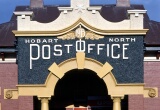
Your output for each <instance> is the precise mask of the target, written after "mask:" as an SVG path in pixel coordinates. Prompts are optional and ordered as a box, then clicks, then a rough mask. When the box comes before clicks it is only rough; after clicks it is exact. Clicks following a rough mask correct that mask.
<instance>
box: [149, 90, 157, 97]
mask: <svg viewBox="0 0 160 110" xmlns="http://www.w3.org/2000/svg"><path fill="white" fill-rule="evenodd" d="M148 95H149V97H151V98H153V97H155V96H156V90H155V89H150V90H149V92H148Z"/></svg>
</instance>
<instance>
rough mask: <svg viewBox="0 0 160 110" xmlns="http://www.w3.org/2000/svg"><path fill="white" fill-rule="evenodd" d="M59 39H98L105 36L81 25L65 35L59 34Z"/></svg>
mask: <svg viewBox="0 0 160 110" xmlns="http://www.w3.org/2000/svg"><path fill="white" fill-rule="evenodd" d="M57 38H58V39H62V40H70V39H75V38H78V39H83V38H85V39H91V40H98V39H102V38H104V36H101V35H98V34H95V33H93V32H91V31H87V32H86V31H85V29H84V28H82V27H81V25H80V26H79V28H77V29H76V30H75V32H74V31H71V32H69V33H67V34H65V35H62V36H59V37H57Z"/></svg>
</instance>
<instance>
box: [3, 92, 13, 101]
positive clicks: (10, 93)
mask: <svg viewBox="0 0 160 110" xmlns="http://www.w3.org/2000/svg"><path fill="white" fill-rule="evenodd" d="M5 97H6V98H7V99H11V98H12V97H13V93H12V91H11V90H7V91H6V93H5Z"/></svg>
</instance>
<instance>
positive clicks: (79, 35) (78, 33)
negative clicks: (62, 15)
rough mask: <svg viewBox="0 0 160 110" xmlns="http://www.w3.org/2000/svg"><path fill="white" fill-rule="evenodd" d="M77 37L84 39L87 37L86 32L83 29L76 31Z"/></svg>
mask: <svg viewBox="0 0 160 110" xmlns="http://www.w3.org/2000/svg"><path fill="white" fill-rule="evenodd" d="M75 35H76V37H77V38H79V39H82V38H83V37H85V35H86V32H85V30H84V29H83V28H81V27H79V28H77V29H76V31H75Z"/></svg>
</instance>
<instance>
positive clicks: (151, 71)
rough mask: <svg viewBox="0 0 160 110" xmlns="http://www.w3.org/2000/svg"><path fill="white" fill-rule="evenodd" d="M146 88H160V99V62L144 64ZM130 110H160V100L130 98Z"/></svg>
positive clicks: (139, 97)
mask: <svg viewBox="0 0 160 110" xmlns="http://www.w3.org/2000/svg"><path fill="white" fill-rule="evenodd" d="M144 83H145V87H158V89H159V91H158V92H159V93H158V94H159V96H158V97H160V62H144ZM129 110H160V98H143V96H142V95H139V96H135V95H130V96H129Z"/></svg>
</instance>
